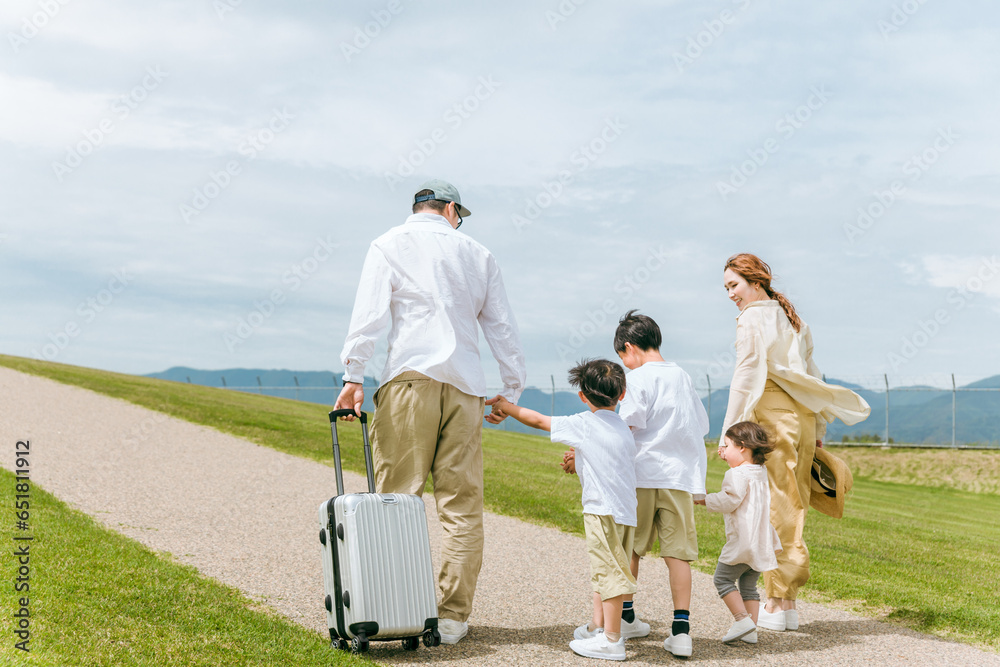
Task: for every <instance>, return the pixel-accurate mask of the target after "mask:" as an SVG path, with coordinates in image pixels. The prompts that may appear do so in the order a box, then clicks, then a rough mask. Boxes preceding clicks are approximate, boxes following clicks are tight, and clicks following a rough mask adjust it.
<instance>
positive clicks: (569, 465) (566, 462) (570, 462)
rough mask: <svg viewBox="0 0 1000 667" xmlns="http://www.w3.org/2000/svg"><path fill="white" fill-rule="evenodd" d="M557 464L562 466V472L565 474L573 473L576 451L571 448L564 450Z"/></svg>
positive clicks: (574, 470) (574, 471)
mask: <svg viewBox="0 0 1000 667" xmlns="http://www.w3.org/2000/svg"><path fill="white" fill-rule="evenodd" d="M559 465H560V466H561V467H562V469H563V472H565V473H566V474H567V475H575V474H576V451H575V450H573V449H571V450H569V451H568V452H564V453H563V460H562V463H560V464H559Z"/></svg>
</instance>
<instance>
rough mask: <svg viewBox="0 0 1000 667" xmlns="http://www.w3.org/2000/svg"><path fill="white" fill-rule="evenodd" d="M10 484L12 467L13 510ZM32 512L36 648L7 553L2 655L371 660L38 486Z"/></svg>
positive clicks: (2, 489) (4, 527) (8, 534)
mask: <svg viewBox="0 0 1000 667" xmlns="http://www.w3.org/2000/svg"><path fill="white" fill-rule="evenodd" d="M14 493H15V489H14V475H13V474H12V473H11V472H9V471H7V470H4V469H0V507H3V508H10V509H11V510H12V509H13V503H14ZM30 511H31V521H30V526H31V531H30V532H27V533H25V532H20V533H19V534H20V535H33V536H34V538H35V539H34V541H32V542H30V545H31V546H30V550H31V563H30V566H31V574H30V578H31V580H30V582H29V583H30V586H31V590H30V591H29V593H28V595H29V597H30V605H31V606H30V611H31V615H32V620H31V623H32V625H31V642H30V648H31V653H30V655H26V654H24V653H22V652H21V651H19V650H17V649H15V648H14V646H13V644H14V640H13V639H12V637H13V636H14V635H13V628H12V621H13V619H12V618H11V612H13V610H14V609H15V593H14V590H13V586H12V585H11V583H10V582H13V581H14V577H15V575H14V570H15V564H14V562H13V559H12V558H9V557H8V558H3V568H2V577H3V582H4V585H3V594H2V596H0V599H2V608H3V610H4V613H3V614H2V617H0V636H2V637H3V638H4V640H3V643H2V646H0V664H31V665H52V666H53V667H63V666H66V665H87V666H88V667H89V666H91V665H305V664H310V665H373V664H374V663H372V662H369V661H366V660H361V659H359V658H355V657H354V656H351V655H348V654H344V653H341V652H337V651H332V650H331V649H330V648H329V639H328V638H326V637H324V636H322V635H320V634H319V633H316V632H312V631H309V630H306V629H305V628H302V627H300V626H298V625H296V624H294V623H292V622H291V621H288V620H286V619H284V618H282V617H279V616H278V615H276V614H274V613H273V612H271V611H270V610H267V609H266V608H262V607H259V606H256V605H254V603H253V602H252V601H250V600H248V599H247V598H245V597H243V595H242V594H241V593H240V592H239V591H237V590H235V589H233V588H230V587H228V586H224V585H222V584H220V583H218V582H216V581H214V580H212V579H207V578H205V577H202V576H200V575H199V574H198V572H197V571H196V570H195V569H194V568H191V567H188V566H184V565H179V564H177V563H174V562H172V561H170V560H169V559H168V558H162V557H159V556H157V555H156V554H155V553H153V552H152V551H150V550H148V549H146V548H145V547H143V546H142V545H140V544H139V543H137V542H134V541H132V540H130V539H128V538H126V537H123V536H122V535H119V534H118V533H115V532H113V531H110V530H107V529H105V528H103V527H101V526H98V525H97V524H96V523H95V522H94V521H93V520H92V519H90V518H89V517H87V516H85V515H84V514H82V513H80V512H77V511H75V510H72V509H70V508H69V507H67V506H66V505H65V504H64V503H62V502H60V501H59V500H57V499H55V498H54V497H52V496H51V495H50V494H48V493H46V492H45V491H43V490H42V489H40V488H38V487H34V486H33V487H32V490H31V510H30ZM11 514H13V512H12V511H11ZM13 523H14V522H13V520H12V519H11V520H5V521H3V522H0V541H2V543H3V544H4V545H7V546H9V545H11V544H14V542H13V540H12V537H13V535H12V533H13V532H14V530H13V528H14V526H13ZM5 548H6V547H5ZM23 595H24V593H23V592H22V593H18V594H17V596H16V597H21V596H23Z"/></svg>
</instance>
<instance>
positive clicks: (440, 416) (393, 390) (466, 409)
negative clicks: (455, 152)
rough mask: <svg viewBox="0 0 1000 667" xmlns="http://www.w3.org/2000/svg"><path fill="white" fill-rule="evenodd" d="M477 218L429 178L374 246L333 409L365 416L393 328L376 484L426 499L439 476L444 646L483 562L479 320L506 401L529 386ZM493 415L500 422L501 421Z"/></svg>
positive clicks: (463, 620) (375, 438)
mask: <svg viewBox="0 0 1000 667" xmlns="http://www.w3.org/2000/svg"><path fill="white" fill-rule="evenodd" d="M469 215H471V213H470V212H469V209H467V208H465V207H464V206H462V200H461V197H460V196H459V194H458V190H456V189H455V187H454V186H452V185H451V184H450V183H446V182H444V181H440V180H433V181H428V182H427V183H425V184H424V185H423V186H422V187H421V188H420V190H419V191H418V192H417V193H416V194H415V195H414V197H413V215H411V216H410V217H408V218H407V219H406V222H405V223H404V224H402V225H400V226H398V227H394V228H392V229H390V230H389V231H388V232H386V233H385V234H383V235H382V236H380V237H378V238H377V239H375V241H373V242H372V244H371V247H370V248H369V250H368V255H367V257H365V263H364V268H363V269H362V270H361V282H360V284H359V285H358V294H357V298H356V300H355V302H354V312H353V314H352V315H351V325H350V331H349V333H348V335H347V341H346V343H345V344H344V350H343V352H342V353H341V361H342V362H343V364H344V368H345V372H344V389H343V391H341V393H340V397H339V398H338V399H337V404H336V406H335V409H344V408H353V409H354V410H355V412H359V411H360V410H361V404H362V402H363V401H364V389H363V388H362V382H363V381H364V372H365V363H366V362H367V361H368V360H369V359H370V358H371V356H372V352H373V351H374V349H375V342H376V341H377V340H378V339H379V337H380V336H381V335H382V334H383V333H384V332H385V331H386V330H387V329H388V331H389V351H388V357H387V359H386V363H385V368H384V369H383V371H382V385H381V386H380V387H379V389H378V391H376V392H375V399H374V401H375V417H374V419H373V420H372V449H373V459H374V464H375V485H376V488H377V489H378V490H379V492H380V493H413V494H421V493H423V490H424V485H425V484H426V482H427V475H428V474H430V475H432V476H433V479H434V498H435V500H436V502H437V511H438V517H439V518H440V520H441V527H442V528H443V530H444V537H443V544H442V551H441V559H442V563H441V570H440V572H439V574H438V588H439V591H440V594H441V602H440V604H439V607H438V616H439V622H438V630H439V631H440V632H441V641H442V642H443V643H445V644H455V643H457V642H458V641H459V640H461V639H462V638H463V637H464V636H465V635H466V633H467V632H468V629H469V625H468V622H467V621H468V618H469V614H470V613H471V611H472V598H473V596H474V595H475V592H476V581H477V580H478V578H479V569H480V566H481V565H482V561H483V453H482V422H481V420H482V419H483V409H484V404H485V394H486V378H485V376H484V374H483V369H482V366H481V364H480V360H479V330H478V327H477V322H478V326H479V327H482V330H483V335H484V336H485V338H486V342H487V343H488V344H489V346H490V350H491V351H492V352H493V356H494V358H496V360H497V362H498V363H499V365H500V376H501V379H502V380H503V384H504V388H503V390H502V391H501V393H500V395H501V396H503V397H504V398H506V399H507V400H508V401H511V402H512V403H516V402H517V400H518V398H520V395H521V391H522V389H523V388H524V381H525V368H524V354H523V353H522V351H521V343H520V339H519V336H518V332H517V323H516V322H515V321H514V315H513V313H511V310H510V304H508V302H507V294H506V292H505V291H504V286H503V280H502V278H501V276H500V268H499V267H498V266H497V263H496V260H495V259H494V258H493V255H491V254H490V252H489V251H488V250H487V249H486V248H484V247H483V246H482V245H480V244H479V243H477V242H476V241H474V240H472V239H471V238H469V237H468V236H466V235H465V234H463V233H461V232H459V231H458V228H459V227H460V226H461V225H462V219H463V217H468V216H469ZM350 419H353V418H350ZM486 419H487V420H488V421H490V422H491V423H494V424H498V423H500V421H502V420H503V417H501V416H499V415H489V416H487V417H486Z"/></svg>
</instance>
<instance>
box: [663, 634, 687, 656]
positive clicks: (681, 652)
mask: <svg viewBox="0 0 1000 667" xmlns="http://www.w3.org/2000/svg"><path fill="white" fill-rule="evenodd" d="M663 648H665V649H667V650H668V651H670V653H671V654H672V655H675V656H677V657H678V658H690V657H691V635H689V634H688V633H686V632H685V633H684V634H680V635H675V634H673V633H670V634H669V635H667V638H666V639H664V640H663Z"/></svg>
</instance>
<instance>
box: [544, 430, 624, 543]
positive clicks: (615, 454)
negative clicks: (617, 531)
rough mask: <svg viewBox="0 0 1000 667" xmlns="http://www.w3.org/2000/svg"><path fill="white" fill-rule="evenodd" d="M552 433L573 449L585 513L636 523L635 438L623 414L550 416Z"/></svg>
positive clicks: (619, 522) (620, 522)
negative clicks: (621, 415) (574, 450)
mask: <svg viewBox="0 0 1000 667" xmlns="http://www.w3.org/2000/svg"><path fill="white" fill-rule="evenodd" d="M551 437H552V442H561V443H562V444H564V445H569V446H570V447H573V448H574V449H576V472H577V475H579V477H580V485H581V486H582V487H583V512H584V514H597V515H608V514H610V515H611V516H612V517H614V519H615V523H617V524H619V525H622V526H635V508H636V498H635V440H633V439H632V431H630V430H629V429H628V426H626V425H625V422H623V421H622V418H621V417H619V416H618V415H617V414H615V413H614V412H612V411H611V410H597V411H595V412H581V413H579V414H575V415H570V416H568V417H553V418H552V435H551Z"/></svg>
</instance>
